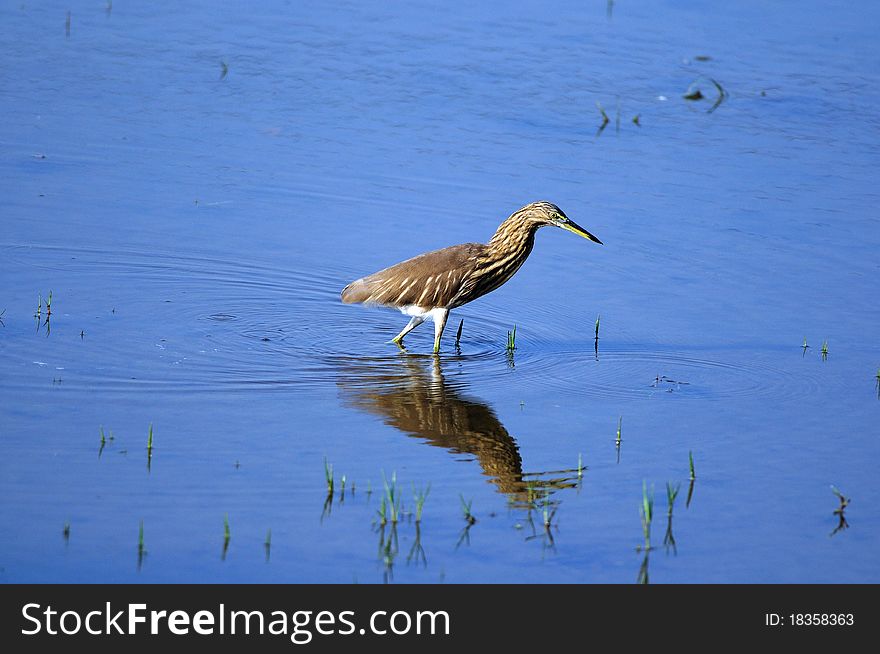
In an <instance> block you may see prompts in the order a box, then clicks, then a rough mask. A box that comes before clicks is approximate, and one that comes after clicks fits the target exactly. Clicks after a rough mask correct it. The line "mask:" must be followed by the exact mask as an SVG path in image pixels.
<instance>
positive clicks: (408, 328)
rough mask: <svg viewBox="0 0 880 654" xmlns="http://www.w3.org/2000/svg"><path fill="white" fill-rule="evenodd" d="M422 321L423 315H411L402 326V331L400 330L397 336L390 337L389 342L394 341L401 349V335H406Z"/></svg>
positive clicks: (423, 320)
mask: <svg viewBox="0 0 880 654" xmlns="http://www.w3.org/2000/svg"><path fill="white" fill-rule="evenodd" d="M423 322H425V319H424V318H423V317H421V316H413V317H412V318H410V320H409V324H408V325H407V326H406V327H404V328H403V331H401V332H400V333H399V334H398V335H397V336H395V337H394V338H392V339H391V342H392V343H394V344H395V345H396V346H397V347H399V348H400V349H401V350H402V349H403V337H404V336H406V335H407V334H409V333H410V332H411V331H412V330H414V329H415V328H416V327H418V326H419V325H421V324H422V323H423Z"/></svg>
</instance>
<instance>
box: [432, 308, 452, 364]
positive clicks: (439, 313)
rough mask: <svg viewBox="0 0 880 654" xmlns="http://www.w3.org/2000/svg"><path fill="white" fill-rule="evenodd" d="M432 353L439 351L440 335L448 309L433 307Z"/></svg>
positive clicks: (441, 334)
mask: <svg viewBox="0 0 880 654" xmlns="http://www.w3.org/2000/svg"><path fill="white" fill-rule="evenodd" d="M432 313H433V314H434V354H437V353H438V352H439V351H440V337H441V336H443V329H444V327H446V319H447V318H448V317H449V309H434V311H433V312H432Z"/></svg>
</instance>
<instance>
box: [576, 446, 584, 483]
mask: <svg viewBox="0 0 880 654" xmlns="http://www.w3.org/2000/svg"><path fill="white" fill-rule="evenodd" d="M577 474H578V479H581V478H582V477H583V476H584V459H583V457H582V456H581V453H580V452H578V467H577Z"/></svg>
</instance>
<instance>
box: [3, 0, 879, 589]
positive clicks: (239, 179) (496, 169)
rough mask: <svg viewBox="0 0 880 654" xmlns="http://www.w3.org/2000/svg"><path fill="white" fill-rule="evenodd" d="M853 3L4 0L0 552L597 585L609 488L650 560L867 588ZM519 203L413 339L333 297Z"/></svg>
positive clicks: (32, 558) (871, 290)
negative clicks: (561, 214)
mask: <svg viewBox="0 0 880 654" xmlns="http://www.w3.org/2000/svg"><path fill="white" fill-rule="evenodd" d="M68 10H70V30H69V35H68V34H66V29H65V20H66V16H67V11H68ZM878 19H880V8H878V7H877V6H876V5H875V4H874V3H868V2H856V3H852V2H851V3H837V4H835V3H819V2H808V3H803V2H797V3H795V2H782V3H772V4H770V5H768V4H767V3H759V2H745V3H735V4H734V5H729V4H726V3H713V2H699V3H692V4H691V6H689V7H681V6H680V3H673V2H662V1H659V0H657V1H652V2H640V3H625V2H619V3H614V5H613V9H612V11H611V15H610V16H609V15H608V7H607V3H606V2H604V1H599V0H597V1H595V2H589V3H583V2H560V3H549V4H548V3H535V4H526V3H522V4H520V3H514V4H509V3H508V4H505V5H504V6H503V8H499V7H498V6H491V5H481V4H479V3H427V2H410V3H406V4H405V5H395V6H385V5H376V4H373V3H366V4H365V3H332V5H331V4H329V3H317V2H315V3H300V2H297V3H285V2H275V1H272V0H270V1H268V2H262V3H259V4H257V5H253V4H251V3H241V4H229V3H224V4H223V5H222V7H220V6H218V5H216V4H215V3H207V2H195V3H185V4H181V5H165V4H164V3H163V4H159V5H156V6H153V5H151V4H145V3H125V2H120V1H118V0H117V2H114V3H113V4H112V7H110V8H109V10H108V8H106V7H105V6H104V5H103V4H102V3H76V2H74V3H64V4H60V3H33V4H31V3H18V2H16V3H6V4H4V5H2V7H0V53H2V54H0V108H2V115H3V120H2V122H0V145H2V147H0V179H2V180H3V181H2V183H0V184H2V186H0V197H2V201H0V221H2V232H0V257H2V266H0V270H2V273H0V312H2V314H0V319H2V321H3V326H2V327H0V358H2V361H3V366H2V371H3V372H2V373H0V393H2V397H3V401H2V404H0V434H2V436H0V438H2V441H0V443H2V455H0V496H2V497H3V500H2V502H0V525H3V526H4V528H3V529H2V532H0V533H2V535H0V580H2V581H5V582H18V581H37V582H48V581H61V582H68V581H89V582H91V581H94V582H100V581H108V582H117V581H142V582H160V581H183V582H188V581H193V582H213V581H235V582H239V581H241V582H244V581H257V582H269V581H271V582H281V581H283V582H306V581H310V582H351V581H358V582H361V583H372V582H385V581H388V582H395V583H399V582H441V581H449V582H512V581H529V582H544V581H562V582H620V583H632V582H636V581H637V580H644V578H643V577H641V575H640V569H642V564H643V560H644V556H643V553H641V552H637V551H636V547H637V546H640V545H642V544H643V543H644V538H643V533H642V527H641V523H640V517H639V507H640V506H641V504H642V492H643V483H644V484H645V486H646V488H647V489H648V492H649V493H650V491H651V488H652V487H653V488H654V496H655V514H656V516H655V519H654V522H653V528H652V534H651V544H652V546H653V547H654V549H652V550H651V551H650V552H649V555H648V565H647V570H648V571H649V580H650V582H652V583H654V582H666V583H676V582H862V581H871V582H877V581H880V567H878V564H877V562H876V557H875V555H874V545H875V543H876V542H877V539H878V536H880V509H878V508H877V507H878V506H880V504H878V502H876V501H875V498H876V493H877V490H876V483H875V471H876V469H877V465H878V463H880V461H878V459H880V448H878V445H877V437H878V431H877V427H876V425H877V424H878V418H880V389H878V386H877V384H878V379H877V375H878V374H880V343H878V340H877V335H878V325H880V302H878V294H877V279H878V273H880V259H878V257H877V252H878V251H880V214H878V210H877V207H878V206H880V202H878V200H880V194H878V191H877V186H876V183H875V180H874V177H875V171H876V170H877V168H878V164H880V113H878V111H877V107H878V106H880V91H878V89H880V83H878V82H880V79H878V78H880V73H878V71H880V65H878V64H880V61H878V60H880V50H878V48H877V45H876V34H875V32H876V29H875V26H876V25H878V24H880V23H878ZM711 80H715V81H716V82H717V83H718V84H719V85H720V86H721V88H722V89H724V94H723V96H722V97H718V96H719V94H718V91H717V88H716V87H715V86H714V85H713V84H712V82H711ZM693 88H699V89H700V90H701V93H702V94H703V95H704V96H705V97H704V98H703V99H702V100H691V101H689V100H686V99H684V98H683V96H684V95H685V94H686V93H687V92H688V90H689V89H691V90H692V89H693ZM718 100H720V103H718ZM597 103H599V104H600V105H601V107H602V109H603V110H604V111H605V112H606V114H607V116H608V118H609V122H608V123H607V124H606V125H605V127H604V129H601V130H600V126H601V124H602V122H603V119H602V116H601V113H600V110H599V108H598V107H597ZM636 116H638V122H637V123H636V122H634V120H633V119H634V118H636ZM538 199H547V200H551V201H553V202H555V203H556V204H558V205H559V206H560V207H562V208H563V210H564V211H565V212H566V213H567V214H568V215H569V216H570V217H571V218H572V219H573V220H575V221H576V222H578V223H579V224H581V225H583V226H584V227H586V228H587V229H589V230H590V231H591V232H592V233H594V234H596V235H597V236H598V237H599V238H600V239H602V241H603V242H604V243H605V245H603V246H598V245H595V244H592V243H589V242H587V241H584V240H583V239H578V238H575V237H574V236H573V235H571V234H567V233H564V232H562V231H559V230H553V229H551V228H548V229H545V230H542V231H541V232H539V234H538V237H537V243H536V247H535V250H534V251H533V253H532V254H531V256H530V258H529V260H528V262H527V263H526V264H525V266H524V267H523V268H522V269H521V270H520V271H519V272H518V273H517V275H516V276H515V277H514V278H513V279H512V280H511V281H510V282H508V283H507V284H506V285H505V286H503V287H502V288H500V289H499V290H497V291H495V292H493V293H492V294H490V295H488V296H486V297H485V298H482V299H480V300H478V301H477V302H474V303H473V304H470V305H467V306H465V307H462V308H461V309H459V310H456V311H455V312H453V314H452V317H451V319H450V323H449V327H448V328H447V332H446V335H445V337H444V346H443V350H442V352H441V354H440V356H439V357H438V358H435V357H432V356H430V355H428V353H429V352H430V349H431V344H432V338H433V330H432V329H431V326H430V325H424V326H422V327H421V328H419V329H418V330H416V331H415V332H413V334H411V335H410V336H409V337H408V339H407V346H408V351H407V352H406V353H399V352H398V351H397V349H396V348H395V347H394V346H393V345H389V344H388V343H387V341H388V340H389V339H390V338H391V337H393V336H394V335H395V334H396V333H397V332H398V331H399V330H400V329H401V328H402V327H403V325H404V324H405V322H406V318H405V317H404V316H401V315H400V314H397V313H394V312H389V311H380V310H367V309H363V308H361V307H350V306H343V305H342V304H341V303H340V302H339V296H338V293H339V291H340V290H341V288H342V287H343V286H345V285H346V284H347V283H348V282H349V281H351V280H353V279H355V278H357V277H361V276H363V275H364V274H367V273H370V272H373V271H375V270H378V269H380V268H384V267H386V266H388V265H390V264H392V263H395V262H397V261H399V260H402V259H405V258H408V257H410V256H413V255H415V254H418V253H419V252H423V251H427V250H432V249H436V248H439V247H443V246H446V245H450V244H454V243H460V242H467V241H485V240H487V239H488V238H489V237H491V235H492V233H493V231H494V229H495V228H496V227H497V225H498V223H499V222H500V221H501V220H503V219H504V218H505V217H506V216H507V215H509V214H510V213H511V212H512V211H514V210H516V209H517V208H519V207H520V206H522V205H524V204H526V203H527V202H530V201H533V200H538ZM50 291H51V292H52V300H51V315H50V317H49V322H48V325H47V324H46V306H45V299H46V298H47V296H48V294H49V292H50ZM38 305H40V313H39V318H35V317H34V314H35V312H36V311H37V307H38ZM599 314H601V321H600V339H599V341H598V345H597V344H596V342H595V340H594V325H595V320H596V317H597V315H599ZM462 318H463V319H464V326H463V330H462V340H461V344H460V349H456V348H455V345H454V337H455V330H456V328H457V327H458V321H459V320H460V319H462ZM514 325H516V327H517V349H516V350H515V351H514V352H513V353H512V354H508V353H507V352H505V343H506V334H507V331H508V330H510V329H512V328H513V326H514ZM805 338H806V339H807V343H808V345H809V347H808V348H807V349H803V348H802V347H801V345H802V343H803V342H804V339H805ZM823 342H827V350H828V352H827V357H824V358H823V356H822V354H821V349H822V345H823ZM670 380H671V381H670ZM619 421H622V422H621V443H620V447H619V448H618V447H617V446H616V444H615V440H616V436H617V429H618V422H619ZM150 425H152V426H153V433H154V436H153V439H154V440H153V449H152V454H151V456H148V452H147V438H148V436H147V435H148V432H149V429H150ZM102 428H103V430H104V433H105V443H104V447H103V448H101V443H100V441H101V436H100V433H101V429H102ZM111 431H112V434H113V439H112V440H110V439H109V434H110V432H111ZM689 452H692V453H693V457H694V461H695V467H696V477H697V478H696V481H695V483H694V484H693V488H692V489H690V492H691V498H690V502H688V501H687V495H688V492H689V488H688V486H689V483H688V477H689V467H688V453H689ZM579 457H580V461H581V463H582V465H583V466H585V469H583V470H581V471H580V473H579V472H578V462H579ZM325 458H326V460H327V461H328V463H329V464H330V465H332V466H333V475H334V478H335V485H334V494H333V496H332V498H331V501H330V502H329V504H328V503H327V502H326V499H327V489H326V482H325V469H324V460H325ZM148 464H149V465H148ZM342 475H345V478H346V487H345V493H344V494H343V493H342V492H341V476H342ZM383 475H384V477H385V478H386V479H387V480H388V481H389V483H390V480H391V478H392V475H395V478H396V483H397V486H398V490H399V492H400V493H401V494H402V502H403V516H402V519H401V521H400V523H399V524H398V525H397V526H396V527H392V525H391V524H390V523H389V524H386V525H385V527H384V529H383V528H382V526H381V524H380V522H381V520H380V518H379V514H378V512H379V510H380V508H381V496H382V495H383ZM667 482H669V483H671V484H672V485H673V487H674V486H675V485H677V484H680V487H679V488H680V490H679V495H678V497H677V499H676V502H675V506H674V511H673V519H672V529H673V531H672V533H673V537H674V541H675V545H674V546H672V544H671V543H670V542H669V541H668V540H667V542H666V543H664V534H665V533H666V528H667V517H666V516H667V506H666V504H667V503H666V488H665V486H666V483H667ZM832 484H833V485H834V486H835V487H837V488H839V489H840V491H841V492H842V493H844V495H845V496H847V497H848V498H851V503H850V505H849V506H848V507H847V508H846V511H845V518H846V520H847V525H848V527H847V528H845V529H840V530H838V531H836V532H835V529H836V528H837V527H838V526H839V525H840V520H839V518H838V516H837V515H835V514H834V513H833V512H834V510H835V509H837V508H838V507H839V505H840V502H839V501H838V499H837V498H836V497H835V495H834V494H833V493H832V490H831V485H832ZM428 485H430V492H429V494H428V497H427V500H426V502H425V504H424V511H423V517H422V520H421V523H420V526H419V530H418V536H419V542H418V544H419V545H421V547H422V548H423V549H422V550H419V549H418V547H415V548H414V547H413V546H414V544H415V540H416V535H417V531H416V525H415V515H414V511H415V501H414V499H413V495H414V492H415V491H417V490H425V489H426V488H427V487H428ZM468 502H471V511H472V512H473V515H474V516H475V517H476V520H477V521H476V522H475V523H474V524H473V525H471V526H470V528H469V529H466V527H467V526H468V523H467V522H466V521H465V519H464V517H463V511H462V504H463V503H464V504H467V503H468ZM386 512H387V508H386ZM545 514H546V515H547V516H552V517H550V524H551V526H550V528H549V529H545V528H544V526H543V522H544V516H545ZM224 520H228V523H229V528H230V538H229V540H228V542H226V543H225V545H224V541H225V536H224ZM141 522H143V530H144V549H145V550H146V553H145V554H144V553H143V552H141V555H140V556H139V552H138V535H139V527H140V524H141ZM65 525H69V528H68V529H65ZM269 530H271V538H270V547H269V548H266V547H265V542H266V540H267V532H268V531H269ZM832 534H833V535H832ZM389 542H390V543H391V545H388V543H389ZM267 549H268V551H267ZM422 553H423V555H424V556H422ZM267 555H268V556H267Z"/></svg>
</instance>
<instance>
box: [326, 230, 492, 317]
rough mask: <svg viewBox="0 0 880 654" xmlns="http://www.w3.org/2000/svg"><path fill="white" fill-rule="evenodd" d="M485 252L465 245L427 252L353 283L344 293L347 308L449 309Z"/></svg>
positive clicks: (474, 246) (343, 297) (481, 247)
mask: <svg viewBox="0 0 880 654" xmlns="http://www.w3.org/2000/svg"><path fill="white" fill-rule="evenodd" d="M484 249H485V246H484V245H481V244H479V243H463V244H461V245H453V246H451V247H448V248H443V249H442V250H435V251H433V252H426V253H425V254H420V255H419V256H417V257H413V258H412V259H407V260H406V261H401V262H400V263H398V264H395V265H393V266H391V267H390V268H385V269H384V270H380V271H379V272H376V273H373V274H372V275H368V276H366V277H363V278H361V279H358V280H355V281H353V282H352V283H351V284H349V285H348V286H346V287H345V288H344V289H342V301H343V302H345V303H346V304H357V303H366V304H381V305H385V306H394V307H405V306H418V307H423V308H434V307H447V306H448V305H449V304H450V303H451V302H452V300H453V298H454V297H455V296H456V294H457V293H458V291H459V290H460V288H461V286H462V283H463V282H464V280H466V279H467V278H468V277H469V276H470V274H471V273H472V272H473V270H474V267H475V266H476V265H477V259H478V257H479V256H480V254H482V252H483V250H484Z"/></svg>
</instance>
